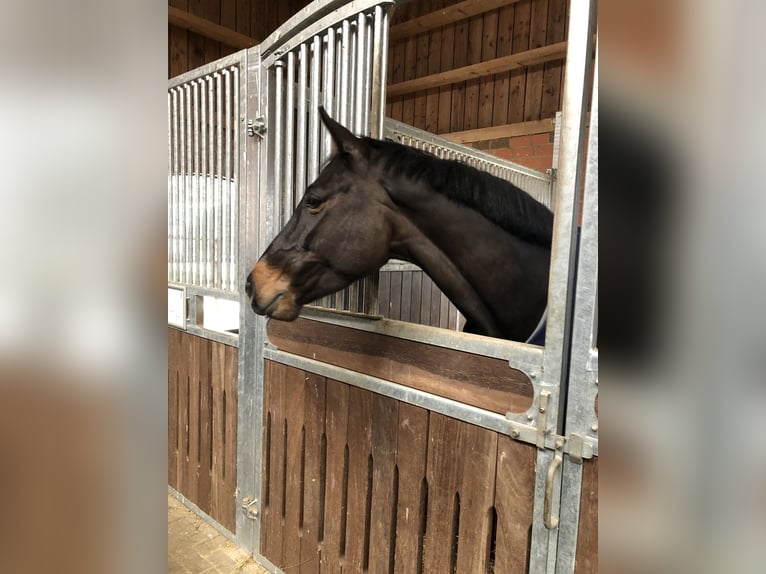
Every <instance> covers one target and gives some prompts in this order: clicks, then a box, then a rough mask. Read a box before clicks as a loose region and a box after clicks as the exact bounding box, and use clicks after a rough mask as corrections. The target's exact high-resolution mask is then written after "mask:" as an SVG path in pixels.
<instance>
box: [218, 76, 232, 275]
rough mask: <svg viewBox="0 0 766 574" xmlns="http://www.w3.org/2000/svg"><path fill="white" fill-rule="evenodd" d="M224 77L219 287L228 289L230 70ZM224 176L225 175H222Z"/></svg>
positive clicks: (229, 272) (229, 240) (229, 273)
mask: <svg viewBox="0 0 766 574" xmlns="http://www.w3.org/2000/svg"><path fill="white" fill-rule="evenodd" d="M223 79H224V92H223V97H224V117H225V118H226V119H225V122H226V123H225V130H224V134H225V138H226V142H225V149H226V155H225V156H224V173H223V174H222V177H221V180H222V182H223V193H222V197H221V199H222V205H221V219H222V220H223V231H222V233H221V244H222V249H221V252H222V257H221V259H223V279H222V281H221V289H225V290H229V289H230V286H231V279H230V277H231V207H230V201H231V188H232V174H231V143H232V139H233V134H232V125H231V123H232V122H231V71H230V70H224V71H223ZM224 176H225V177H224Z"/></svg>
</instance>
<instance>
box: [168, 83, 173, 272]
mask: <svg viewBox="0 0 766 574" xmlns="http://www.w3.org/2000/svg"><path fill="white" fill-rule="evenodd" d="M172 136H173V95H172V94H171V92H168V213H167V216H168V281H172V280H173V137H172Z"/></svg>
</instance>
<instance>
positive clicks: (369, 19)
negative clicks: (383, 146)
mask: <svg viewBox="0 0 766 574" xmlns="http://www.w3.org/2000/svg"><path fill="white" fill-rule="evenodd" d="M364 30H365V36H364V37H365V39H366V45H365V48H364V78H365V80H364V106H363V107H362V132H360V133H361V134H363V135H370V118H371V117H372V114H371V113H370V110H371V107H370V104H371V101H372V83H373V82H374V81H375V80H374V78H373V76H372V69H373V59H374V56H375V49H374V46H373V40H374V39H375V37H374V34H375V18H374V16H373V15H372V14H365V16H364Z"/></svg>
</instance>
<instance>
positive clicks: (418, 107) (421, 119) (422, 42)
mask: <svg viewBox="0 0 766 574" xmlns="http://www.w3.org/2000/svg"><path fill="white" fill-rule="evenodd" d="M431 58H432V55H431V51H430V37H429V35H428V34H424V35H422V36H419V37H418V41H417V56H416V64H415V77H416V78H422V77H423V76H427V75H428V74H429V68H430V64H429V62H430V60H431ZM427 104H428V97H427V92H426V91H425V90H422V91H419V92H416V93H415V109H414V117H413V123H412V125H414V126H415V127H416V128H419V129H425V128H426V114H427V111H428V107H427Z"/></svg>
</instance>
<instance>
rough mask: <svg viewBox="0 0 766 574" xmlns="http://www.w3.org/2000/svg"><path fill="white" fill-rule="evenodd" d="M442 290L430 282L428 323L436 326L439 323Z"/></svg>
mask: <svg viewBox="0 0 766 574" xmlns="http://www.w3.org/2000/svg"><path fill="white" fill-rule="evenodd" d="M441 302H442V292H441V289H439V287H438V285H436V283H431V322H430V323H429V324H430V325H432V326H434V327H438V326H439V325H440V324H441V308H442V306H441Z"/></svg>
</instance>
